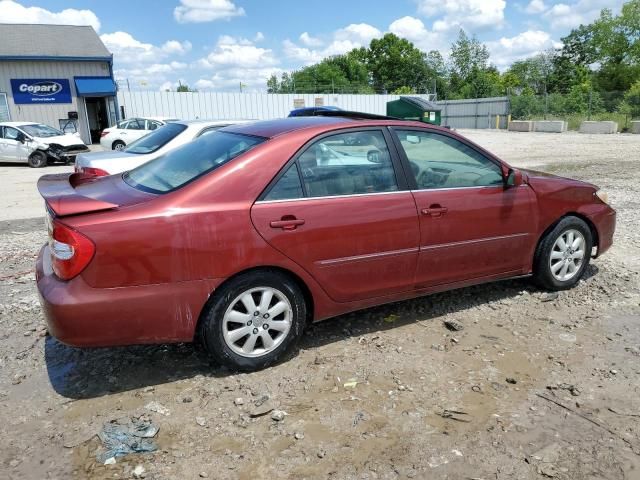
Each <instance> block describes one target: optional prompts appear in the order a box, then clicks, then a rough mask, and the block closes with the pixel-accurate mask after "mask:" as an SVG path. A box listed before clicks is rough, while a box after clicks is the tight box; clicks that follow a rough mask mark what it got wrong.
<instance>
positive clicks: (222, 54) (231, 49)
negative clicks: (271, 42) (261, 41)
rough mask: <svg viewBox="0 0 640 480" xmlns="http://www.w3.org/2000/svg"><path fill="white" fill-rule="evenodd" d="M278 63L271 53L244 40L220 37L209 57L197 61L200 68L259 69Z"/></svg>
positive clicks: (226, 36) (269, 50) (227, 36)
mask: <svg viewBox="0 0 640 480" xmlns="http://www.w3.org/2000/svg"><path fill="white" fill-rule="evenodd" d="M276 63H278V61H277V59H276V58H275V56H274V54H273V51H272V50H271V49H267V48H261V47H257V46H255V45H254V43H253V42H252V41H251V40H247V39H246V38H235V37H231V36H229V35H222V36H221V37H220V38H219V39H218V43H217V44H216V47H215V48H214V49H213V51H212V52H211V53H209V55H207V56H206V57H205V58H202V59H200V60H199V61H198V65H200V66H202V67H210V68H213V67H215V68H219V67H247V68H252V67H259V66H268V65H275V64H276Z"/></svg>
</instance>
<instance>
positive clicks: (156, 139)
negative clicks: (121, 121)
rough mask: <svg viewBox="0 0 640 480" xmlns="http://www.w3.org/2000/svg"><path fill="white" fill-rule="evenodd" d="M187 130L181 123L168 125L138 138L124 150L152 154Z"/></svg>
mask: <svg viewBox="0 0 640 480" xmlns="http://www.w3.org/2000/svg"><path fill="white" fill-rule="evenodd" d="M186 129H187V126H186V125H182V124H181V123H170V124H167V125H164V126H162V127H160V128H158V129H157V130H154V131H153V132H151V133H149V134H147V135H145V136H144V137H142V138H139V139H138V140H136V141H135V142H133V143H130V144H129V146H128V147H127V148H126V149H125V151H126V152H128V153H139V154H140V153H142V154H144V153H153V152H155V151H156V150H159V149H160V148H162V147H164V146H165V145H166V144H167V143H169V142H170V141H171V140H173V139H174V138H176V137H177V136H178V135H179V134H180V133H182V132H184V131H185V130H186Z"/></svg>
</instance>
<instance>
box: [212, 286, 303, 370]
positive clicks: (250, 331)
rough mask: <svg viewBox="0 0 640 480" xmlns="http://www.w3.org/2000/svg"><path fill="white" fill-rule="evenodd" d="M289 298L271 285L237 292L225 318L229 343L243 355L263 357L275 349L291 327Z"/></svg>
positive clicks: (234, 350)
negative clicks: (238, 293)
mask: <svg viewBox="0 0 640 480" xmlns="http://www.w3.org/2000/svg"><path fill="white" fill-rule="evenodd" d="M292 318H293V309H292V308H291V303H290V302H289V299H288V298H287V297H286V296H285V295H284V294H283V293H282V292H281V291H280V290H277V289H275V288H272V287H258V288H252V289H250V290H247V291H245V292H243V293H241V294H240V295H238V296H237V297H236V298H235V299H234V300H233V301H232V302H231V304H230V305H229V308H227V311H226V312H225V314H224V317H223V320H222V334H223V338H224V341H225V343H226V344H227V346H228V347H229V348H230V349H231V350H233V352H235V353H237V354H238V355H241V356H243V357H260V356H262V355H266V354H267V353H269V352H271V351H273V350H275V349H276V348H277V347H278V346H279V345H280V344H281V343H282V341H283V340H284V339H285V338H286V337H287V335H288V333H289V330H290V329H291V322H292Z"/></svg>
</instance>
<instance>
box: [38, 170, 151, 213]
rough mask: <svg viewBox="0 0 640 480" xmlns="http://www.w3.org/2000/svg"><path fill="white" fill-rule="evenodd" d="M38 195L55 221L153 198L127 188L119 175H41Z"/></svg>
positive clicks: (148, 194) (147, 194)
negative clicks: (53, 214)
mask: <svg viewBox="0 0 640 480" xmlns="http://www.w3.org/2000/svg"><path fill="white" fill-rule="evenodd" d="M38 191H39V192H40V195H42V198H44V200H45V202H46V203H47V205H48V206H49V208H50V209H51V210H52V211H53V213H55V214H56V215H57V216H58V217H64V216H69V215H78V214H82V213H90V212H99V211H104V210H111V209H114V208H118V207H124V206H129V205H135V204H136V203H140V202H144V201H147V200H150V199H151V198H154V197H155V195H153V194H150V193H146V192H142V191H140V190H136V189H135V188H132V187H130V186H129V185H127V184H126V183H125V182H124V181H123V180H122V177H121V176H120V175H112V176H109V177H87V176H86V175H83V174H81V173H71V174H69V173H62V174H53V175H43V176H42V177H40V179H39V180H38Z"/></svg>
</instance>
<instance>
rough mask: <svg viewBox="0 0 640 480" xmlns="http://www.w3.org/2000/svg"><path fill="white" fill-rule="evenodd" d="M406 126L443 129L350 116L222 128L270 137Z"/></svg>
mask: <svg viewBox="0 0 640 480" xmlns="http://www.w3.org/2000/svg"><path fill="white" fill-rule="evenodd" d="M394 125H395V126H406V127H422V128H432V129H434V130H445V129H444V128H443V127H437V126H434V125H431V124H427V123H422V122H416V121H410V120H399V119H398V120H394V119H382V118H381V119H374V120H368V119H359V118H350V117H333V116H330V117H286V118H278V119H276V120H264V121H260V122H253V123H247V124H242V125H231V126H229V127H225V128H223V129H222V130H223V131H227V132H233V133H240V134H244V135H254V136H257V137H265V138H272V137H276V136H278V135H282V134H284V133H289V132H293V131H296V130H303V129H308V128H316V129H320V130H322V129H323V128H322V127H324V128H325V129H326V130H334V129H337V128H340V127H344V128H346V127H373V126H394Z"/></svg>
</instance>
